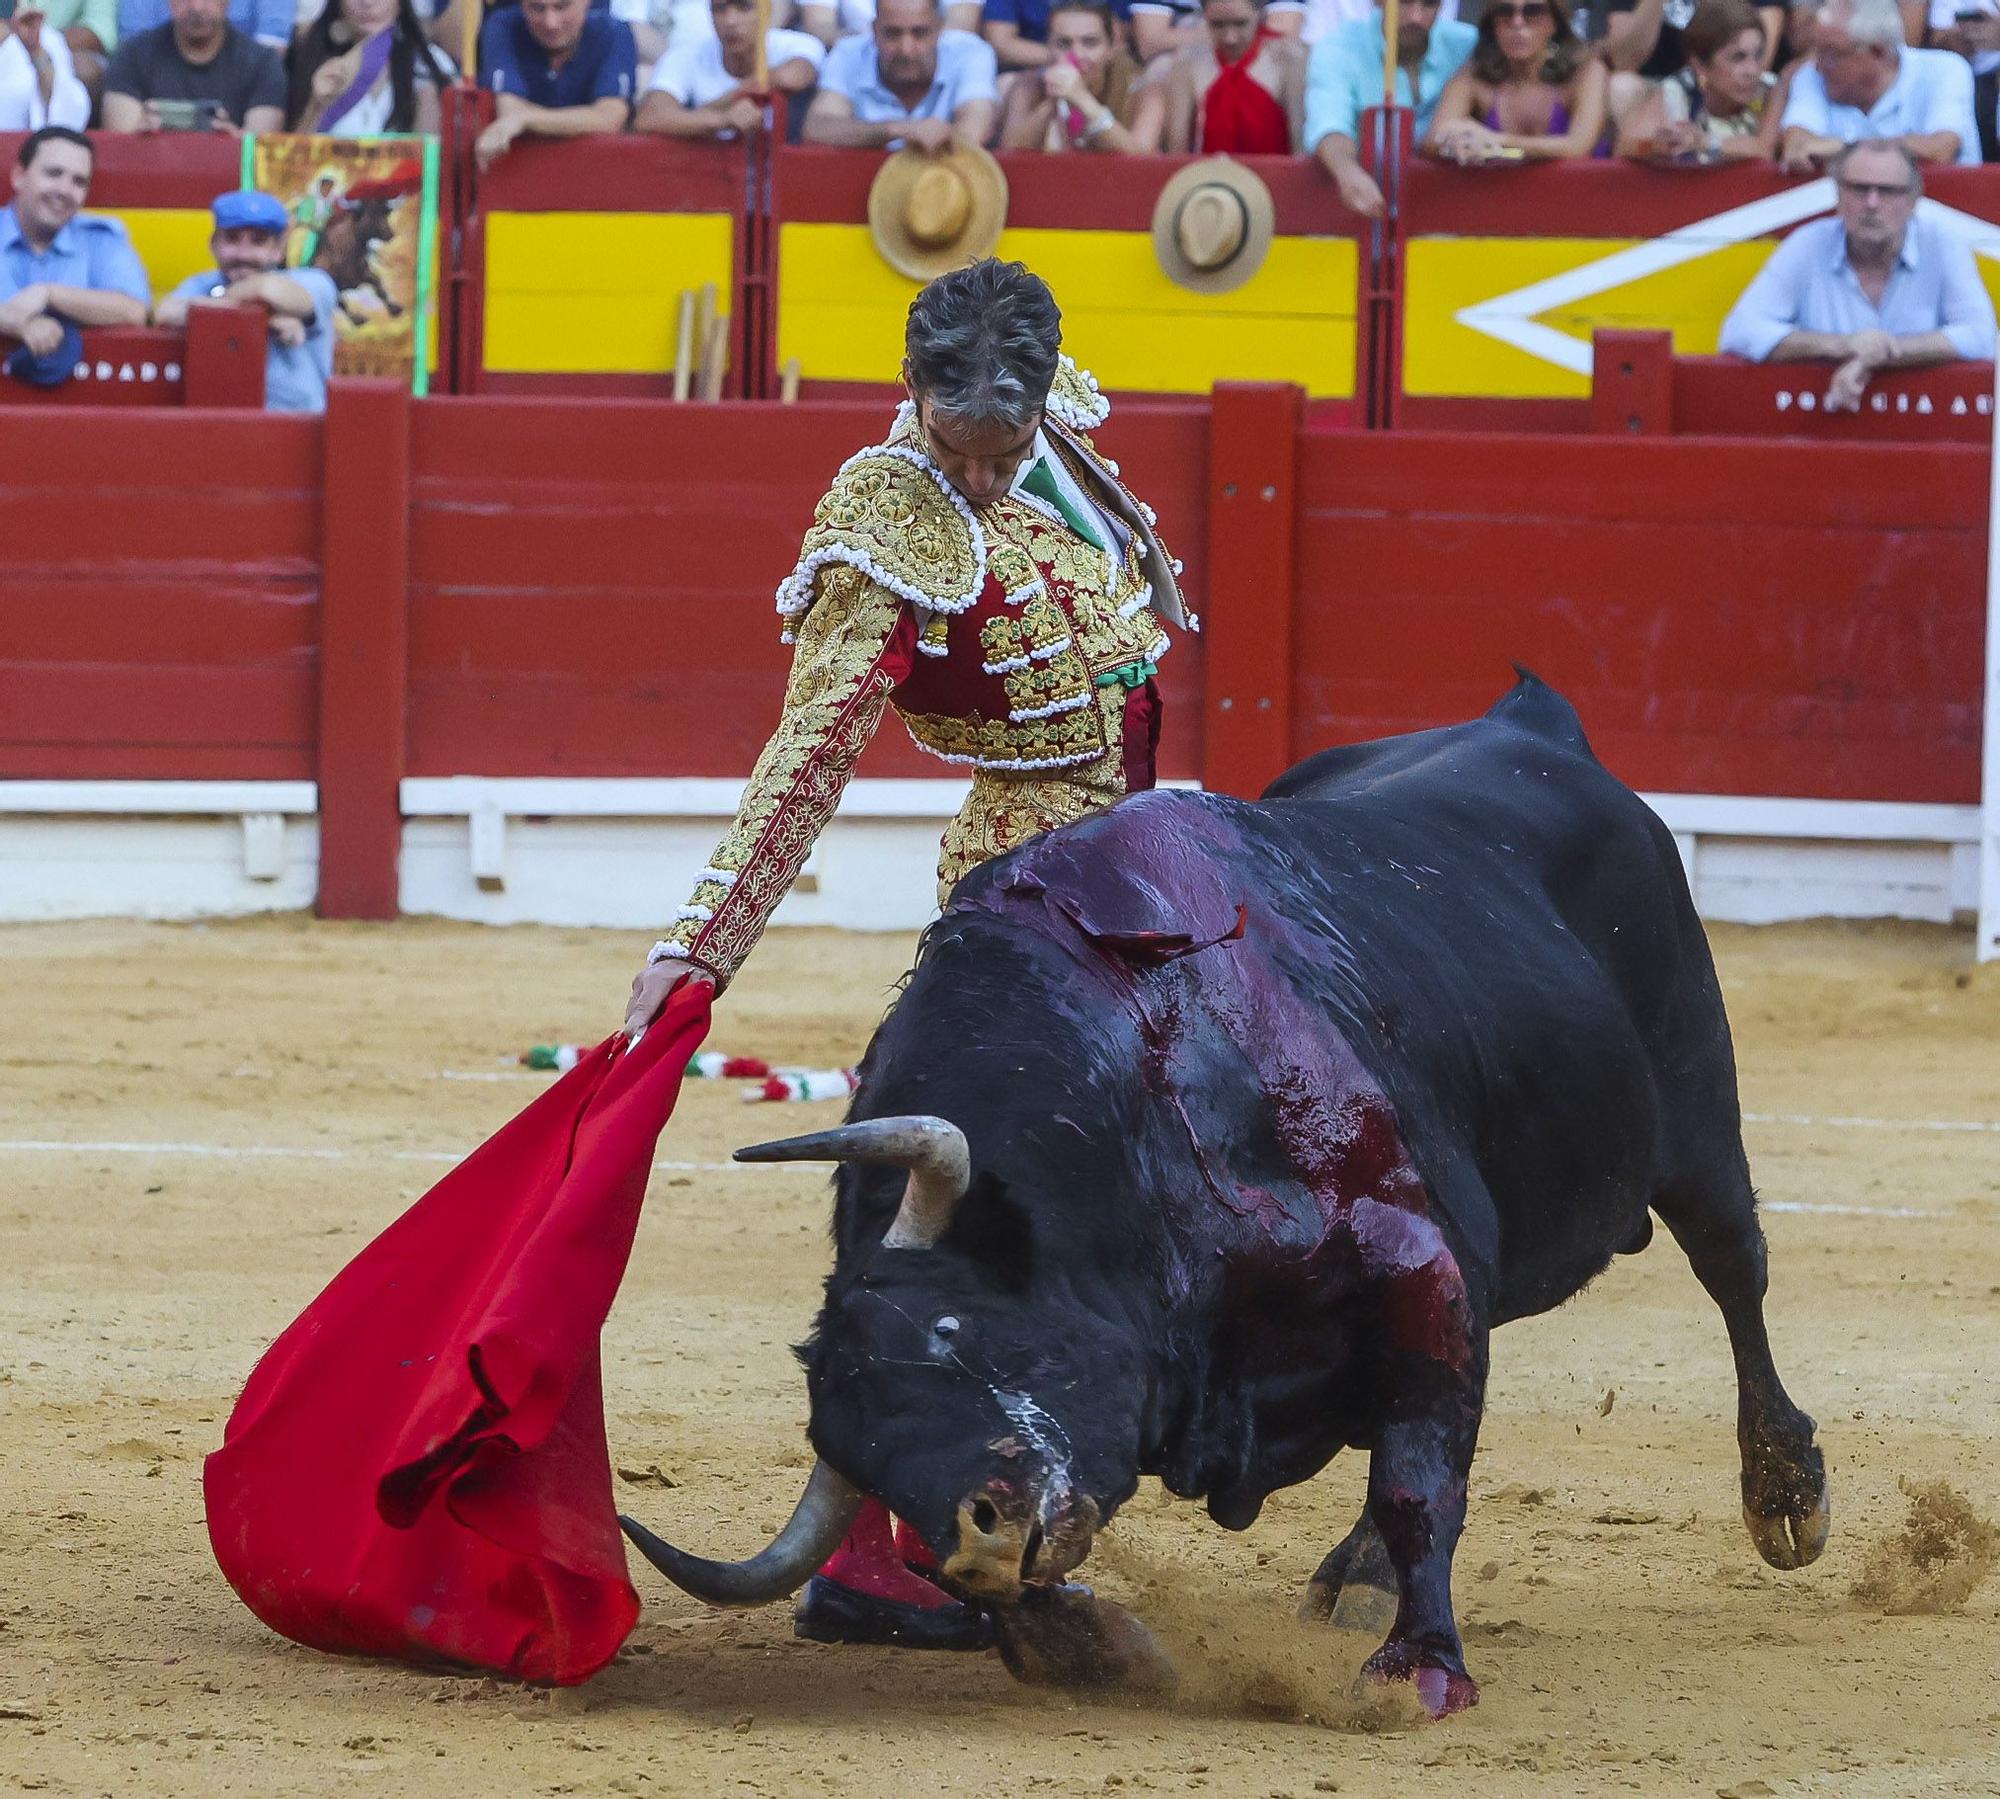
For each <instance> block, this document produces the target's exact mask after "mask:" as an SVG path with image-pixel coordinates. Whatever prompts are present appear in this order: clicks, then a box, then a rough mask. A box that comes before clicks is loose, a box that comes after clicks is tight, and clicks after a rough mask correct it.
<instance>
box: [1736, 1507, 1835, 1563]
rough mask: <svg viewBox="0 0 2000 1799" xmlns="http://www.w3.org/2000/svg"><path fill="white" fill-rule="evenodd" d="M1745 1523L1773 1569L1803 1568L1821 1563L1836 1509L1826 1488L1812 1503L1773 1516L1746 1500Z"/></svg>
mask: <svg viewBox="0 0 2000 1799" xmlns="http://www.w3.org/2000/svg"><path fill="white" fill-rule="evenodd" d="M1743 1523H1744V1525H1745V1526H1746V1527H1747V1528H1748V1530H1749V1532H1750V1541H1751V1542H1753V1543H1755V1544H1756V1545H1757V1553H1758V1554H1759V1555H1761V1556H1762V1557H1763V1558H1764V1559H1765V1560H1766V1561H1767V1562H1769V1563H1770V1564H1771V1566H1772V1567H1774V1568H1785V1569H1792V1568H1803V1567H1805V1566H1806V1564H1807V1563H1809V1562H1816V1561H1818V1560H1819V1555H1820V1551H1821V1550H1822V1549H1824V1548H1825V1547H1826V1538H1827V1532H1828V1531H1829V1530H1831V1529H1832V1527H1833V1508H1832V1507H1831V1505H1829V1503H1828V1501H1827V1495H1826V1489H1825V1488H1824V1487H1822V1488H1821V1489H1820V1495H1819V1498H1818V1499H1817V1500H1816V1501H1814V1502H1812V1503H1811V1504H1809V1505H1804V1506H1801V1507H1799V1508H1798V1509H1797V1510H1786V1511H1782V1512H1778V1513H1776V1514H1775V1515H1771V1516H1767V1515H1765V1514H1764V1513H1762V1512H1760V1511H1758V1510H1757V1509H1756V1508H1755V1507H1754V1506H1752V1505H1751V1503H1750V1501H1749V1500H1747V1499H1746V1500H1745V1501H1744V1502H1743Z"/></svg>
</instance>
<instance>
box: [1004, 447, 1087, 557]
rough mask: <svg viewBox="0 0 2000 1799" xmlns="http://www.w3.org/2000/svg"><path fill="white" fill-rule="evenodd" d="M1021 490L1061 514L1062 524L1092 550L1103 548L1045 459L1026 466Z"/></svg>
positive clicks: (1037, 458)
mask: <svg viewBox="0 0 2000 1799" xmlns="http://www.w3.org/2000/svg"><path fill="white" fill-rule="evenodd" d="M1021 486H1022V488H1023V489H1024V490H1025V491H1026V492H1028V493H1031V494H1033V495H1034V496H1035V498H1036V499H1038V500H1045V501H1047V502H1048V504H1049V505H1051V506H1053V507H1054V508H1055V509H1056V510H1057V511H1058V512H1060V513H1061V514H1062V517H1063V523H1064V524H1066V525H1067V526H1069V528H1070V529H1071V530H1072V531H1074V532H1075V533H1076V534H1077V536H1079V537H1080V538H1082V539H1083V541H1084V542H1085V543H1087V544H1089V545H1090V547H1091V548H1092V549H1093V550H1101V549H1103V548H1105V544H1104V540H1103V539H1102V538H1101V537H1099V536H1098V534H1097V527H1096V526H1095V525H1093V524H1092V523H1091V522H1090V520H1088V519H1087V518H1085V517H1084V516H1083V514H1082V513H1081V512H1079V511H1077V509H1076V508H1075V507H1074V506H1073V505H1071V504H1070V501H1069V499H1068V497H1067V496H1066V495H1065V494H1064V493H1063V490H1062V488H1061V487H1060V485H1058V483H1057V481H1056V478H1055V474H1054V472H1053V471H1052V470H1051V469H1050V467H1049V465H1048V460H1047V458H1046V457H1042V456H1037V457H1036V458H1035V460H1034V461H1033V462H1031V463H1030V464H1029V465H1028V472H1027V473H1026V474H1025V475H1024V476H1022V477H1021Z"/></svg>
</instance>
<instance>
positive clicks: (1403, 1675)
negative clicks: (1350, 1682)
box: [1361, 1643, 1479, 1719]
mask: <svg viewBox="0 0 2000 1799" xmlns="http://www.w3.org/2000/svg"><path fill="white" fill-rule="evenodd" d="M1361 1679H1362V1683H1363V1684H1364V1685H1372V1686H1378V1687H1382V1686H1387V1685H1388V1684H1389V1683H1390V1682H1391V1681H1406V1682H1408V1683H1409V1685H1410V1687H1411V1688H1412V1689H1413V1690H1414V1691H1415V1693H1416V1695H1417V1698H1418V1699H1419V1700H1420V1701H1421V1702H1422V1704H1423V1708H1424V1710H1425V1711H1427V1712H1428V1713H1429V1714H1430V1715H1431V1717H1432V1718H1434V1719H1435V1718H1449V1717H1451V1716H1453V1715H1454V1714H1455V1713H1457V1712H1464V1711H1470V1710H1471V1709H1472V1708H1473V1707H1474V1706H1475V1705H1477V1704H1478V1703H1479V1683H1478V1682H1477V1681H1475V1680H1474V1679H1473V1678H1472V1676H1471V1675H1470V1674H1468V1673H1466V1671H1465V1670H1464V1669H1463V1668H1447V1667H1443V1666H1441V1665H1440V1664H1439V1663H1437V1662H1435V1661H1428V1660H1425V1659H1424V1658H1423V1655H1422V1652H1421V1651H1419V1650H1417V1649H1413V1648H1411V1647H1410V1646H1409V1645H1407V1644H1404V1643H1384V1644H1383V1645H1382V1647H1381V1648H1380V1649H1378V1650H1376V1651H1375V1653H1374V1654H1373V1655H1371V1656H1370V1657H1369V1658H1368V1659H1367V1661H1365V1662H1363V1663H1362V1664H1361Z"/></svg>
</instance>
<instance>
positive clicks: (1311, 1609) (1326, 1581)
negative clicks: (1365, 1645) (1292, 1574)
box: [1299, 1515, 1398, 1637]
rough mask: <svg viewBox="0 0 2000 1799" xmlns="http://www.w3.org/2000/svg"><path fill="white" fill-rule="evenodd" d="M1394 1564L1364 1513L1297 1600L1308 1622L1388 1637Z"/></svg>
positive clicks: (1393, 1606) (1393, 1613) (1393, 1617)
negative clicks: (1301, 1596)
mask: <svg viewBox="0 0 2000 1799" xmlns="http://www.w3.org/2000/svg"><path fill="white" fill-rule="evenodd" d="M1397 1610H1398V1604H1397V1599H1396V1568H1395V1564H1394V1563H1393V1562H1391V1561H1390V1560H1389V1552H1388V1550H1387V1549H1386V1548H1385V1547H1384V1546H1383V1543H1382V1537H1381V1533H1380V1532H1378V1531H1377V1530H1376V1529H1375V1527H1374V1526H1373V1525H1372V1524H1371V1523H1370V1522H1369V1521H1368V1519H1367V1517H1366V1516H1365V1515H1364V1516H1363V1518H1362V1520H1361V1522H1360V1523H1359V1524H1357V1525H1356V1526H1355V1527H1354V1528H1353V1530H1351V1531H1349V1532H1348V1534H1347V1537H1346V1539H1345V1540H1344V1541H1343V1542H1342V1543H1341V1544H1340V1545H1339V1547H1338V1548H1336V1549H1334V1550H1333V1551H1332V1553H1331V1554H1329V1555H1328V1556H1327V1558H1326V1559H1325V1560H1324V1561H1323V1562H1321V1563H1320V1565H1319V1567H1318V1568H1317V1569H1316V1570H1315V1571H1314V1573H1313V1577H1312V1579H1311V1580H1310V1581H1309V1582H1307V1583H1306V1596H1305V1598H1304V1599H1302V1600H1301V1601H1300V1602H1299V1618H1300V1620H1301V1622H1303V1623H1306V1624H1329V1623H1330V1624H1332V1625H1333V1626H1334V1628H1335V1629H1336V1630H1353V1631H1359V1632H1361V1633H1362V1634H1363V1635H1365V1636H1371V1637H1385V1636H1387V1635H1388V1634H1389V1631H1390V1628H1391V1627H1392V1626H1393V1625H1394V1624H1395V1622H1396V1613H1397Z"/></svg>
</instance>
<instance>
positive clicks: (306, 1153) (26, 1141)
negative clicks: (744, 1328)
mask: <svg viewBox="0 0 2000 1799" xmlns="http://www.w3.org/2000/svg"><path fill="white" fill-rule="evenodd" d="M467 1153H470V1152H467ZM0 1155H69V1156H198V1157H203V1158H206V1159H208V1160H212V1161H221V1162H238V1161H243V1162H249V1161H271V1162H375V1161H388V1162H429V1163H436V1164H443V1165H449V1164H451V1163H454V1162H462V1161H464V1160H465V1155H463V1154H460V1153H459V1152H457V1151H455V1150H448V1149H305V1148H293V1147H290V1146H286V1145H275V1144H261V1143H72V1142H64V1141H59V1140H57V1139H54V1138H46V1139H42V1138H0ZM653 1166H654V1167H655V1168H656V1169H661V1168H663V1169H666V1170H667V1171H668V1172H669V1173H672V1174H753V1173H756V1172H757V1171H758V1170H759V1169H760V1168H774V1167H775V1168H791V1169H793V1170H796V1171H802V1172H811V1173H814V1174H818V1173H820V1172H821V1167H820V1165H819V1164H817V1163H811V1162H793V1163H783V1162H775V1163H756V1164H753V1163H749V1162H655V1163H654V1164H653Z"/></svg>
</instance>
